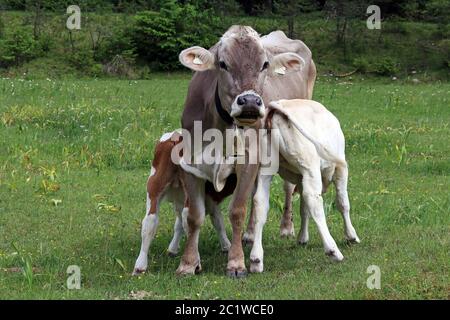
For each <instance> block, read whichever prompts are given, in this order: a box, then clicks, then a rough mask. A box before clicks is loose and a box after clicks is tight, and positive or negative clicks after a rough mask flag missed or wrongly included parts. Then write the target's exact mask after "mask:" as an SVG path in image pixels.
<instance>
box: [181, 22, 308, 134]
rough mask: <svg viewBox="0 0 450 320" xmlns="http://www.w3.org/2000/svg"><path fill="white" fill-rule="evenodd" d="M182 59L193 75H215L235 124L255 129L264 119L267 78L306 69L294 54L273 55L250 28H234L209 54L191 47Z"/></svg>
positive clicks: (221, 96)
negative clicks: (193, 72) (207, 73)
mask: <svg viewBox="0 0 450 320" xmlns="http://www.w3.org/2000/svg"><path fill="white" fill-rule="evenodd" d="M179 58H180V62H181V63H182V64H183V65H184V66H186V67H188V68H190V69H192V70H194V71H200V72H202V71H206V70H212V71H213V72H215V73H216V76H217V85H218V93H219V97H220V101H221V103H222V106H223V107H224V108H225V109H226V111H227V112H228V113H229V114H230V116H231V117H232V118H233V119H234V121H235V122H236V124H238V125H243V126H253V125H255V124H256V123H257V122H258V120H260V119H261V118H262V117H264V114H265V106H264V102H263V99H262V95H263V89H264V83H265V81H266V77H267V76H275V75H276V76H283V75H284V74H286V73H288V72H292V71H298V70H300V69H301V68H302V66H303V65H304V60H303V59H302V58H301V57H300V56H299V55H297V54H295V53H281V54H278V55H275V56H272V55H270V54H269V52H267V50H265V48H264V47H263V44H262V42H261V39H260V37H259V35H258V33H256V31H255V30H253V29H252V28H251V27H247V26H232V27H231V28H230V29H228V31H227V32H226V33H225V34H224V35H223V36H222V38H221V39H220V41H219V42H218V43H217V44H216V45H215V46H213V47H212V48H211V49H210V50H206V49H204V48H202V47H198V46H196V47H191V48H188V49H185V50H183V51H182V52H181V53H180V56H179Z"/></svg>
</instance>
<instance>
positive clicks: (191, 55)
mask: <svg viewBox="0 0 450 320" xmlns="http://www.w3.org/2000/svg"><path fill="white" fill-rule="evenodd" d="M179 59H180V62H181V64H182V65H184V66H185V67H188V68H189V69H191V70H194V71H205V70H210V69H214V55H213V54H212V53H211V52H209V51H208V50H206V49H205V48H202V47H190V48H188V49H185V50H183V51H181V53H180V55H179Z"/></svg>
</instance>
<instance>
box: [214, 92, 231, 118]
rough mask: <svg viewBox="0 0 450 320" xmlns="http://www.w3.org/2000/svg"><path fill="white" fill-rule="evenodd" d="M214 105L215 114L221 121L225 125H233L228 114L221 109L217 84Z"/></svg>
mask: <svg viewBox="0 0 450 320" xmlns="http://www.w3.org/2000/svg"><path fill="white" fill-rule="evenodd" d="M214 99H215V104H216V110H217V113H218V114H219V116H220V118H222V120H223V121H224V122H225V123H226V124H229V125H231V124H233V123H234V121H233V118H232V117H231V116H230V115H229V113H228V112H227V111H226V110H225V109H224V108H223V106H222V102H220V97H219V84H217V85H216V93H215V97H214Z"/></svg>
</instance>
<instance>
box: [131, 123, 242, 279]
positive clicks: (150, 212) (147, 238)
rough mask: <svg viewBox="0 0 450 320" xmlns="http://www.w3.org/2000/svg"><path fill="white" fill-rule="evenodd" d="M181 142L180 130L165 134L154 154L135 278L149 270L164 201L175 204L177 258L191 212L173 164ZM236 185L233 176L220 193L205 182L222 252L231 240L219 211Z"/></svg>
mask: <svg viewBox="0 0 450 320" xmlns="http://www.w3.org/2000/svg"><path fill="white" fill-rule="evenodd" d="M180 142H181V134H180V133H179V132H177V131H174V132H170V133H165V134H164V135H163V136H162V137H161V139H160V140H159V142H158V143H157V144H156V147H155V152H154V155H153V161H152V168H151V171H150V176H149V177H148V180H147V209H146V211H145V217H144V219H143V220H142V230H141V235H142V243H141V250H140V252H139V257H138V258H137V260H136V264H135V266H134V271H133V275H138V274H141V273H143V272H145V271H146V270H147V265H148V250H149V248H150V244H151V242H152V241H153V239H154V237H155V234H156V229H157V227H158V222H159V217H158V213H159V207H160V205H161V202H162V201H163V200H164V199H167V200H168V201H170V202H172V204H173V206H174V209H175V212H176V213H177V218H176V220H175V225H174V234H173V238H172V241H171V242H170V245H169V248H168V250H167V251H168V253H169V255H172V256H175V255H176V254H177V253H178V248H179V244H180V240H181V236H182V235H183V231H184V229H186V226H185V224H184V222H185V221H186V215H187V212H188V205H187V197H186V193H185V192H184V187H183V186H184V171H183V169H182V168H181V167H180V166H179V165H176V164H174V163H173V162H172V159H171V153H172V149H173V148H174V147H175V145H177V144H178V143H180ZM235 185H236V179H235V176H234V175H231V176H230V178H229V179H227V181H226V184H225V186H224V187H223V189H222V191H221V192H216V191H215V190H214V187H213V185H212V184H211V183H210V182H206V184H205V190H206V208H207V212H209V213H210V217H211V222H212V224H213V226H214V228H215V229H216V231H217V235H218V236H219V241H220V245H221V249H222V251H228V249H229V248H230V241H229V240H228V238H227V234H226V232H225V228H224V224H223V217H222V214H221V212H220V209H219V206H218V205H219V204H220V202H222V200H223V199H224V198H225V197H227V196H229V195H230V194H232V193H233V190H234V188H235Z"/></svg>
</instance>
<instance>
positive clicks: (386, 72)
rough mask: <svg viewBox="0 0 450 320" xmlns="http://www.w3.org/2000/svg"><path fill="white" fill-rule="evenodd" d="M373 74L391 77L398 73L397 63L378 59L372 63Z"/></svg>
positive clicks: (386, 59)
mask: <svg viewBox="0 0 450 320" xmlns="http://www.w3.org/2000/svg"><path fill="white" fill-rule="evenodd" d="M374 67H375V73H376V74H379V75H382V76H391V75H394V74H396V73H397V72H398V71H399V68H398V63H397V62H396V61H395V60H394V59H392V58H390V57H385V58H379V59H377V60H376V61H375V63H374Z"/></svg>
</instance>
